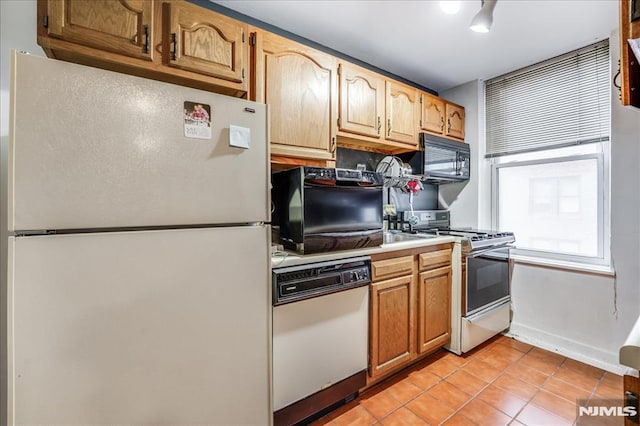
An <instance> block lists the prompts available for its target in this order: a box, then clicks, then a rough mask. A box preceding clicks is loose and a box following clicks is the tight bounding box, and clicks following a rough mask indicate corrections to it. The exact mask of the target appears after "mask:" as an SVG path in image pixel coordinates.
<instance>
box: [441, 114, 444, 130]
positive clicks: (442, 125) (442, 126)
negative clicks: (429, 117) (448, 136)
mask: <svg viewBox="0 0 640 426" xmlns="http://www.w3.org/2000/svg"><path fill="white" fill-rule="evenodd" d="M440 131H441V132H444V117H443V116H440Z"/></svg>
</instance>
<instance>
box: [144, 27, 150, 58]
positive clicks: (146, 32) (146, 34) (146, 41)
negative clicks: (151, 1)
mask: <svg viewBox="0 0 640 426" xmlns="http://www.w3.org/2000/svg"><path fill="white" fill-rule="evenodd" d="M142 28H143V29H144V46H142V51H143V52H144V53H149V25H145V26H144V27H142Z"/></svg>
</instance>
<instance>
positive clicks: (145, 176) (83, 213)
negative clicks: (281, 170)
mask: <svg viewBox="0 0 640 426" xmlns="http://www.w3.org/2000/svg"><path fill="white" fill-rule="evenodd" d="M12 71H13V74H12V87H11V99H12V102H11V134H10V138H9V139H10V141H9V145H10V146H9V162H8V163H9V197H8V199H9V200H10V201H9V202H10V212H9V230H10V231H11V230H21V231H23V230H41V229H77V228H104V227H129V226H165V225H185V224H211V223H215V224H229V223H234V224H235V223H246V222H268V221H269V217H270V208H269V205H270V202H269V191H268V182H269V181H268V179H269V176H268V162H269V158H268V146H267V145H268V144H267V130H266V128H267V127H266V126H267V124H266V123H267V118H266V105H263V104H257V103H254V102H248V101H245V100H242V99H237V98H232V97H229V96H222V95H216V94H213V93H210V92H205V91H200V90H194V89H189V88H185V87H181V86H176V85H172V84H167V83H162V82H158V81H152V80H148V79H144V78H139V77H134V76H128V75H124V74H120V73H115V72H111V71H105V70H101V69H96V68H91V67H87V66H82V65H77V64H72V63H68V62H62V61H57V60H53V59H46V58H42V57H37V56H30V55H24V54H16V55H15V57H14V61H13V69H12ZM200 105H201V106H202V107H200ZM207 107H208V111H207V112H206V114H205V113H204V112H202V109H205V111H206V108H207ZM195 109H198V112H197V113H196V111H195ZM196 115H197V117H196ZM206 115H208V116H209V119H210V127H207V126H206V119H204V118H203V117H206ZM199 123H200V124H199ZM202 123H204V124H202ZM208 133H210V137H207V134H208ZM185 135H188V136H185ZM195 136H199V137H203V138H198V137H195ZM245 142H247V143H248V148H242V147H237V146H231V145H230V144H236V145H242V144H243V143H245Z"/></svg>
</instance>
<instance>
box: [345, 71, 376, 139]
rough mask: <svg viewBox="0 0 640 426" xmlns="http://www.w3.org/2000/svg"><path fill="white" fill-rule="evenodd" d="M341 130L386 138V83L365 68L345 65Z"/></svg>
mask: <svg viewBox="0 0 640 426" xmlns="http://www.w3.org/2000/svg"><path fill="white" fill-rule="evenodd" d="M339 73H340V90H339V96H340V111H339V113H338V116H339V120H338V123H339V125H338V130H339V131H343V132H348V133H355V134H359V135H363V136H369V137H372V138H382V136H383V127H384V126H383V123H382V120H383V118H384V117H383V108H384V80H383V79H382V78H381V77H379V76H377V75H376V74H373V73H371V72H368V71H366V70H364V69H362V68H359V67H356V66H354V65H349V64H346V63H341V64H340V68H339Z"/></svg>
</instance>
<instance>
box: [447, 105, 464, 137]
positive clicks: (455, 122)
mask: <svg viewBox="0 0 640 426" xmlns="http://www.w3.org/2000/svg"><path fill="white" fill-rule="evenodd" d="M446 113H447V125H446V132H445V135H446V136H450V137H452V138H456V139H460V140H464V108H463V107H461V106H458V105H454V104H450V103H447V105H446Z"/></svg>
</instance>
